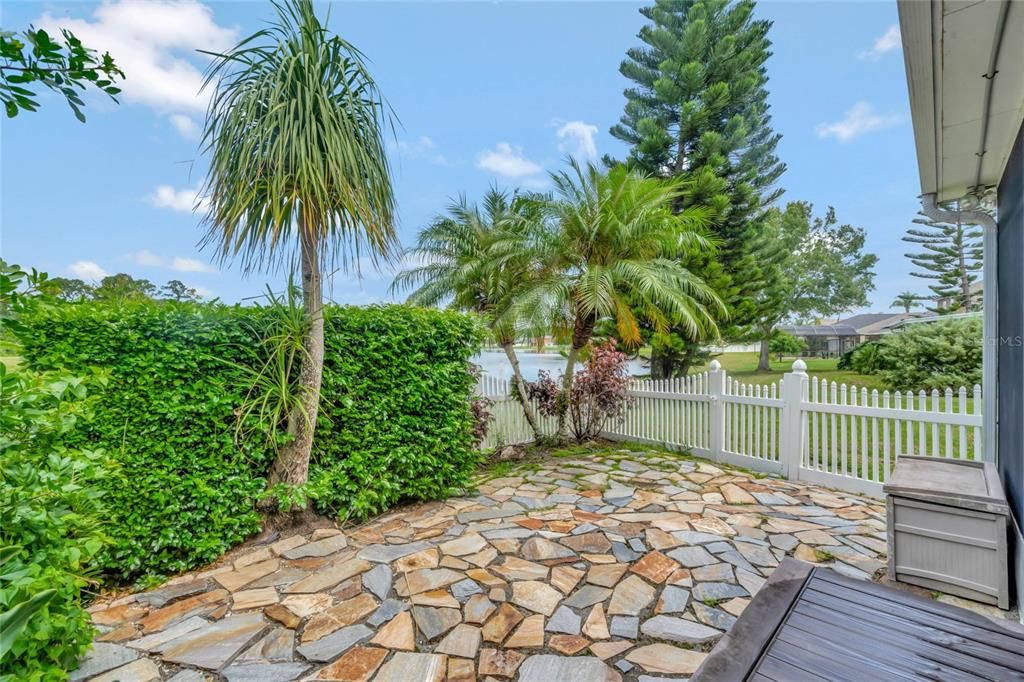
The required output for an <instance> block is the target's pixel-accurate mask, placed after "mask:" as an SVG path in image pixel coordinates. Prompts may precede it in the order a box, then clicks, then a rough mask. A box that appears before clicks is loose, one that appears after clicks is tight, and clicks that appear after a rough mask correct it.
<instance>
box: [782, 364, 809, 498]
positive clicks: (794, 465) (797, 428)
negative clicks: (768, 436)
mask: <svg viewBox="0 0 1024 682" xmlns="http://www.w3.org/2000/svg"><path fill="white" fill-rule="evenodd" d="M807 384H808V381H807V363H805V362H804V361H803V360H797V361H796V362H794V363H793V371H792V372H786V374H785V376H784V377H783V379H782V415H781V428H780V429H779V462H780V463H781V464H782V473H783V475H784V476H785V477H786V478H788V479H789V480H791V481H795V480H796V479H797V478H798V477H799V475H800V460H801V458H802V457H803V403H804V402H806V401H807Z"/></svg>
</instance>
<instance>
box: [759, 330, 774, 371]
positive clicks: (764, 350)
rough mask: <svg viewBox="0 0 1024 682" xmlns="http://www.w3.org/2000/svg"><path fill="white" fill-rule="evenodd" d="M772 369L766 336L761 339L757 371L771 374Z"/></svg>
mask: <svg viewBox="0 0 1024 682" xmlns="http://www.w3.org/2000/svg"><path fill="white" fill-rule="evenodd" d="M771 369H772V365H771V358H770V357H769V353H768V336H765V337H764V338H762V339H761V353H760V355H759V356H758V358H757V371H758V372H770V371H771Z"/></svg>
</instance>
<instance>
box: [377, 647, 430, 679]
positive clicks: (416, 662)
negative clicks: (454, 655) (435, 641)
mask: <svg viewBox="0 0 1024 682" xmlns="http://www.w3.org/2000/svg"><path fill="white" fill-rule="evenodd" d="M447 661H448V659H447V657H446V656H444V655H443V654H410V653H407V652H404V651H399V652H398V653H396V654H395V655H394V656H393V657H392V658H391V660H390V661H388V662H387V663H385V664H384V667H383V668H381V669H380V672H379V673H377V676H376V677H375V678H373V679H374V681H375V682H409V681H410V680H420V681H422V682H441V680H443V679H444V676H445V669H446V663H447Z"/></svg>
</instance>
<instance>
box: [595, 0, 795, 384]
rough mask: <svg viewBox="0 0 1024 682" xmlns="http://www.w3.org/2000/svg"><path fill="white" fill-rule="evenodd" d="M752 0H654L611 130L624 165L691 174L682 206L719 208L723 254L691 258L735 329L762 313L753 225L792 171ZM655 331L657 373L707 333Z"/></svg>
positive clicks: (764, 37) (678, 362)
mask: <svg viewBox="0 0 1024 682" xmlns="http://www.w3.org/2000/svg"><path fill="white" fill-rule="evenodd" d="M754 6H755V3H754V2H753V1H752V0H740V1H739V2H730V1H729V0H655V3H654V5H652V6H650V7H644V8H642V9H641V10H640V13H641V14H642V15H643V16H644V17H645V18H646V19H647V20H648V21H649V22H650V23H649V24H647V25H645V26H644V27H643V28H641V29H640V32H639V33H638V37H639V39H640V40H641V41H642V43H643V45H642V46H641V47H635V48H632V49H630V50H629V51H628V52H627V58H626V60H625V61H623V62H622V65H621V67H620V71H621V73H622V74H623V75H624V76H626V78H628V79H630V80H631V81H633V83H634V84H635V85H634V86H633V87H630V88H628V89H627V90H626V91H625V96H626V99H627V102H626V107H625V113H624V114H623V116H622V118H621V119H620V122H619V124H617V125H615V126H614V127H612V129H611V134H612V135H613V136H615V137H616V138H618V139H620V140H622V141H624V142H626V143H628V144H629V145H630V146H631V149H630V152H629V156H628V158H627V159H626V163H627V164H629V165H631V166H634V167H639V168H641V169H642V170H644V171H646V172H648V173H652V174H656V175H661V176H666V177H679V176H683V177H686V178H687V179H689V180H690V181H691V182H692V187H691V190H690V191H689V192H688V193H687V194H686V196H685V197H684V198H683V199H682V200H681V201H680V202H679V205H678V206H677V209H678V210H682V209H685V208H687V207H688V206H693V205H702V206H707V207H710V208H711V209H712V210H713V211H714V213H715V215H716V218H717V220H716V225H715V232H716V233H717V237H718V238H719V243H720V248H719V252H718V255H717V256H716V257H714V258H713V259H710V258H707V257H702V259H701V260H700V262H691V261H687V262H686V263H685V265H686V267H687V268H688V269H690V270H691V271H692V272H696V273H699V274H700V275H701V277H702V278H703V279H704V281H705V282H707V283H708V284H710V285H711V286H713V287H714V288H715V289H716V291H717V292H718V294H719V296H720V297H721V298H722V299H723V300H725V301H726V303H727V304H728V307H729V309H730V310H729V322H730V324H732V325H733V327H734V328H736V327H741V326H743V325H747V324H749V323H750V321H751V320H752V319H753V317H754V316H755V304H754V302H753V299H752V296H751V294H752V293H753V292H755V291H757V289H758V287H759V277H760V274H759V270H758V262H759V258H758V254H757V251H756V249H757V246H756V245H758V244H760V243H761V242H760V241H759V240H758V239H756V235H757V233H758V232H759V230H760V222H761V221H762V219H763V212H764V207H765V206H767V205H768V204H770V203H771V202H773V201H775V199H777V198H778V197H779V195H780V194H781V193H782V191H781V190H780V189H777V188H775V187H774V185H775V182H776V181H777V180H778V178H779V176H781V174H782V173H783V171H784V170H785V165H784V164H782V163H781V162H780V161H779V160H778V158H777V157H776V155H775V147H776V145H777V143H778V141H779V137H780V136H779V135H777V134H776V133H775V132H774V131H773V130H772V127H771V117H770V116H769V113H768V109H769V107H768V102H767V98H768V91H767V89H766V85H767V82H768V75H767V71H766V69H765V61H766V60H767V59H768V57H769V56H770V55H771V53H770V51H769V47H770V41H769V40H768V30H769V29H770V27H771V22H769V21H764V20H755V19H754V18H753V10H754ZM606 162H608V163H614V161H613V160H611V159H606ZM691 260H692V259H691ZM727 333H728V330H727ZM653 341H654V343H653V344H652V346H653V355H654V357H653V358H652V364H651V367H652V373H653V374H655V375H656V376H672V375H675V374H684V373H685V372H686V371H687V369H688V367H689V365H690V364H691V363H692V362H693V361H694V360H695V359H696V358H698V356H699V354H700V347H701V344H702V342H703V341H705V340H704V339H699V338H692V337H690V336H688V335H687V334H685V333H684V332H683V330H681V329H677V330H674V332H673V334H672V335H670V337H669V338H661V339H653Z"/></svg>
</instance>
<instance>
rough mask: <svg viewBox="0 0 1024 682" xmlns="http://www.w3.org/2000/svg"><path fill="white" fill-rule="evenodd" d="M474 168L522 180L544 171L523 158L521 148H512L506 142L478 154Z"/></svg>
mask: <svg viewBox="0 0 1024 682" xmlns="http://www.w3.org/2000/svg"><path fill="white" fill-rule="evenodd" d="M476 167H477V168H480V169H482V170H486V171H491V172H492V173H496V174H498V175H501V176H504V177H506V178H523V177H526V176H529V175H537V174H538V173H540V172H541V171H543V170H544V169H543V168H542V167H541V166H539V165H538V164H536V163H534V162H533V161H530V160H529V159H527V158H526V157H525V156H523V149H522V147H513V146H512V145H510V144H509V143H508V142H499V143H498V144H496V145H495V146H494V149H488V150H485V151H482V152H480V154H479V155H478V156H477V160H476Z"/></svg>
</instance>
